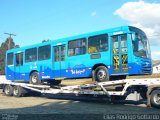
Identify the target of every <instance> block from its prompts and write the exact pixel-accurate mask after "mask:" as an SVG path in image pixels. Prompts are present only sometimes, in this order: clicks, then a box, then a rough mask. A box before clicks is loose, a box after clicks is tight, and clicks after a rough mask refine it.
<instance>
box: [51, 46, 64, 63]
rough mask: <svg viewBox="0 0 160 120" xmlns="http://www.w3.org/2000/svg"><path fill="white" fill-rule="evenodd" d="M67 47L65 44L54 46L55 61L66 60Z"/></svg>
mask: <svg viewBox="0 0 160 120" xmlns="http://www.w3.org/2000/svg"><path fill="white" fill-rule="evenodd" d="M65 56H66V48H65V45H60V46H56V47H54V61H55V62H58V61H65Z"/></svg>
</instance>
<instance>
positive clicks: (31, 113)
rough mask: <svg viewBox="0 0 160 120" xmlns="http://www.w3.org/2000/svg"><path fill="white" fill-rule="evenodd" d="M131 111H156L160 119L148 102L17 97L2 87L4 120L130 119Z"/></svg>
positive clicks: (0, 103)
mask: <svg viewBox="0 0 160 120" xmlns="http://www.w3.org/2000/svg"><path fill="white" fill-rule="evenodd" d="M130 114H131V115H141V114H142V115H150V114H156V115H159V116H158V117H157V116H156V118H157V119H160V109H156V108H147V107H146V105H145V104H140V105H134V104H128V103H126V104H110V103H105V102H98V101H97V102H95V101H94V102H93V101H92V102H87V101H74V100H62V99H49V98H46V97H41V96H28V97H20V98H16V97H7V96H4V95H3V93H2V90H0V115H1V116H0V119H2V120H19V119H20V120H21V119H23V120H28V119H29V120H31V119H38V120H41V119H42V120H44V119H47V120H50V119H56V120H57V119H70V120H72V119H73V120H74V119H82V120H83V119H86V118H87V119H94V120H95V119H126V118H124V116H125V115H130ZM117 115H122V117H123V118H121V117H117ZM39 116H40V117H39ZM136 117H137V116H136ZM156 118H155V119H156ZM129 119H133V118H129ZM136 119H137V118H136ZM145 119H146V118H145Z"/></svg>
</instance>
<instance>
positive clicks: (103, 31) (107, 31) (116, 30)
mask: <svg viewBox="0 0 160 120" xmlns="http://www.w3.org/2000/svg"><path fill="white" fill-rule="evenodd" d="M129 27H130V26H120V27H115V28H110V29H105V30H100V31H96V32H90V33H85V34H81V35H76V36H72V37H66V38H61V39H56V40H51V41H47V42H43V43H38V44H34V45H29V46H24V47H20V48H14V49H11V50H8V51H7V53H8V52H14V51H22V50H24V49H29V48H33V47H39V46H44V45H48V44H51V43H52V44H55V46H56V45H57V44H58V43H63V42H65V41H68V40H75V39H79V38H84V37H88V36H94V35H98V34H105V33H108V34H109V33H113V32H118V31H129V29H128V28H129Z"/></svg>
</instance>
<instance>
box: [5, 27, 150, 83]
mask: <svg viewBox="0 0 160 120" xmlns="http://www.w3.org/2000/svg"><path fill="white" fill-rule="evenodd" d="M151 73H152V61H151V54H150V48H149V42H148V39H147V37H146V35H145V33H144V32H143V31H142V30H140V29H138V28H136V27H131V26H122V27H117V28H112V29H107V30H102V31H97V32H92V33H88V34H83V35H79V36H74V37H69V38H64V39H58V40H53V41H49V42H44V43H40V44H36V45H31V46H27V47H21V48H16V49H12V50H8V51H7V53H6V78H7V80H12V81H14V80H25V81H30V83H32V84H40V83H41V82H42V81H48V82H50V83H52V84H54V85H56V84H59V83H60V82H61V80H63V79H68V78H90V77H92V78H93V79H95V80H96V81H97V82H104V81H107V80H109V79H125V78H126V75H144V74H151Z"/></svg>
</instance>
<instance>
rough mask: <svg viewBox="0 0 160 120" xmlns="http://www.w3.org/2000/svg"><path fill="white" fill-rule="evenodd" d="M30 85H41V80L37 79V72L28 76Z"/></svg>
mask: <svg viewBox="0 0 160 120" xmlns="http://www.w3.org/2000/svg"><path fill="white" fill-rule="evenodd" d="M30 83H31V84H34V85H39V84H41V80H40V79H39V73H38V72H33V73H32V74H31V75H30Z"/></svg>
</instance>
